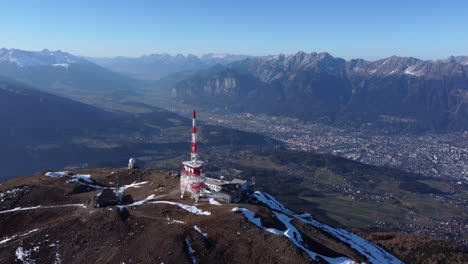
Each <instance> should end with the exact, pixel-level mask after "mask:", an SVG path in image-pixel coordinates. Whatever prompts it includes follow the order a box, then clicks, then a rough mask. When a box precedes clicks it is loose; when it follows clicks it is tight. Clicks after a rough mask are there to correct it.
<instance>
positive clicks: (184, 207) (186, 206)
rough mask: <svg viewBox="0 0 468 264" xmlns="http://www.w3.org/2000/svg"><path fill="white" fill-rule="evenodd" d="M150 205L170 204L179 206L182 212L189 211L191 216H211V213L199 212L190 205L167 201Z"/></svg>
mask: <svg viewBox="0 0 468 264" xmlns="http://www.w3.org/2000/svg"><path fill="white" fill-rule="evenodd" d="M151 203H155V204H158V203H161V204H172V205H177V206H179V207H180V208H182V209H184V210H186V211H189V212H190V213H192V214H197V215H211V212H208V211H203V210H200V209H198V208H197V207H195V206H192V205H186V204H182V203H175V202H169V201H155V202H151Z"/></svg>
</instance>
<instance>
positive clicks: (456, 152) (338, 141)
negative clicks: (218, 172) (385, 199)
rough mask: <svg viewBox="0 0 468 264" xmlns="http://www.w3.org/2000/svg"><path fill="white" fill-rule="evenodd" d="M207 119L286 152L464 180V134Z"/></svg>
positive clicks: (467, 136)
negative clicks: (262, 138)
mask: <svg viewBox="0 0 468 264" xmlns="http://www.w3.org/2000/svg"><path fill="white" fill-rule="evenodd" d="M210 114H212V115H213V116H212V117H210V118H209V119H207V120H206V121H207V122H208V123H211V124H216V125H222V126H227V127H231V128H236V129H239V130H245V131H249V132H256V133H261V134H264V135H266V136H269V137H271V138H274V139H276V140H279V141H281V142H284V143H285V144H286V146H287V147H288V148H289V149H294V150H303V151H315V152H318V153H327V154H333V155H338V156H342V157H345V158H348V159H351V160H355V161H359V162H362V163H365V164H369V165H375V166H388V167H393V168H399V169H403V170H404V171H407V172H413V173H419V174H422V175H426V176H434V177H450V178H452V179H457V180H459V181H468V151H467V150H468V144H467V142H468V132H466V131H465V132H463V133H462V132H451V133H446V134H437V133H424V134H417V135H416V134H410V133H407V134H392V133H389V132H387V131H385V130H383V129H373V128H366V127H363V128H355V127H336V126H330V125H325V124H321V123H312V122H305V121H302V120H299V119H296V118H291V117H279V116H268V115H265V114H252V113H228V112H226V111H224V110H220V109H216V110H214V111H212V112H211V113H210Z"/></svg>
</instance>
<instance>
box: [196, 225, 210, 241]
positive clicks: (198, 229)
mask: <svg viewBox="0 0 468 264" xmlns="http://www.w3.org/2000/svg"><path fill="white" fill-rule="evenodd" d="M193 229H195V230H196V231H197V232H198V233H200V234H201V235H202V236H203V237H204V238H208V234H207V233H203V232H202V231H201V229H200V227H198V226H197V225H194V226H193Z"/></svg>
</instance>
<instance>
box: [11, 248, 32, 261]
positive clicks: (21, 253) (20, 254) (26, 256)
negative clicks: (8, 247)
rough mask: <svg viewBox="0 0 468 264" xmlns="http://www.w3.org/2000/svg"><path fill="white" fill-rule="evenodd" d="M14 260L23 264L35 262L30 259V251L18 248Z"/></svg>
mask: <svg viewBox="0 0 468 264" xmlns="http://www.w3.org/2000/svg"><path fill="white" fill-rule="evenodd" d="M15 256H16V259H17V260H19V261H21V263H24V264H35V263H36V261H35V260H33V259H31V250H26V249H23V247H18V248H17V249H16V252H15Z"/></svg>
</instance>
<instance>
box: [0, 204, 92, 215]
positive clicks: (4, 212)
mask: <svg viewBox="0 0 468 264" xmlns="http://www.w3.org/2000/svg"><path fill="white" fill-rule="evenodd" d="M62 207H82V208H86V205H84V204H60V205H37V206H32V207H16V208H14V209H10V210H5V211H0V214H6V213H11V212H17V211H27V210H35V209H49V208H62Z"/></svg>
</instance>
